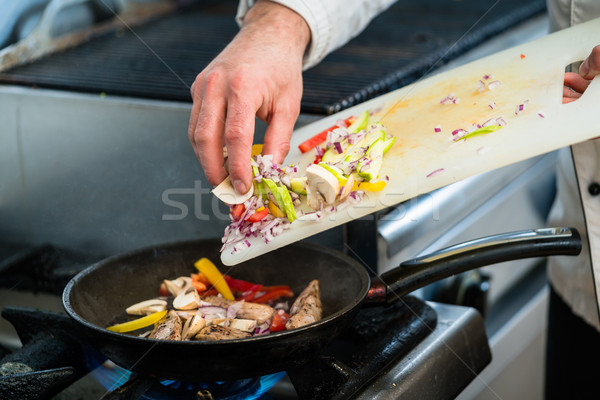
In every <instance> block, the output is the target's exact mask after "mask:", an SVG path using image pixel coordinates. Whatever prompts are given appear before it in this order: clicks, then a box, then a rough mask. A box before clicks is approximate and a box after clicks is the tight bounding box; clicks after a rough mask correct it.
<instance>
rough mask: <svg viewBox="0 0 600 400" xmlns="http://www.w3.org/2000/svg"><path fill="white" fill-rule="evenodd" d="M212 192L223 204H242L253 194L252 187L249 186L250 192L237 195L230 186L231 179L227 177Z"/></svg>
mask: <svg viewBox="0 0 600 400" xmlns="http://www.w3.org/2000/svg"><path fill="white" fill-rule="evenodd" d="M212 192H213V194H214V195H215V196H217V198H218V199H219V200H221V201H222V202H223V203H225V204H231V205H233V204H242V203H243V202H245V201H246V200H248V199H249V198H250V197H252V195H253V194H254V185H250V190H248V191H247V192H246V193H238V192H237V191H236V190H235V189H234V187H233V185H232V184H231V179H229V177H227V178H225V180H223V182H221V183H219V185H218V186H217V187H216V188H214V189H213V190H212Z"/></svg>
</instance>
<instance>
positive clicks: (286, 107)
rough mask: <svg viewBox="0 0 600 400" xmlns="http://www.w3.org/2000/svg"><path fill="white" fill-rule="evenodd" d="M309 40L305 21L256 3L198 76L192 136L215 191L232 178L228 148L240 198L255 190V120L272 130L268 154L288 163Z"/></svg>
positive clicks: (267, 140)
mask: <svg viewBox="0 0 600 400" xmlns="http://www.w3.org/2000/svg"><path fill="white" fill-rule="evenodd" d="M309 41H310V30H309V28H308V25H307V24H306V22H305V21H304V19H302V17H300V16H299V15H298V14H296V13H295V12H294V11H292V10H290V9H289V8H287V7H284V6H282V5H279V4H277V3H273V2H270V1H267V0H259V1H258V2H257V3H256V4H255V5H254V6H253V7H252V8H251V9H250V10H249V11H248V13H247V14H246V17H245V18H244V23H243V25H242V27H241V29H240V31H239V33H238V34H237V35H236V36H235V38H234V39H233V40H232V41H231V43H229V45H228V46H227V47H226V48H225V49H224V50H223V51H222V52H221V53H220V54H219V55H218V56H217V57H216V58H215V59H214V60H213V61H212V62H211V63H210V64H209V65H208V66H207V67H206V68H205V69H204V70H203V71H202V72H201V73H200V74H199V75H198V76H197V77H196V80H195V81H194V84H193V85H192V88H191V93H192V98H193V106H192V112H191V115H190V123H189V128H188V135H189V139H190V141H191V143H192V146H193V148H194V151H195V152H196V156H197V157H198V160H199V161H200V163H201V164H202V168H203V169H204V173H205V174H206V178H207V179H208V181H209V182H210V183H211V184H212V185H213V186H215V185H217V184H219V183H220V182H221V181H222V180H223V179H225V177H226V176H227V173H226V171H225V169H224V167H223V145H225V146H226V147H227V154H228V161H227V164H228V169H229V174H230V177H231V181H232V182H233V184H234V187H235V189H236V191H237V192H239V193H246V192H247V191H248V190H249V189H250V185H251V180H252V172H251V168H250V156H251V148H252V139H253V135H254V122H255V121H254V118H255V116H258V117H259V118H260V119H262V120H263V121H265V122H267V123H268V127H267V130H266V132H265V143H264V147H263V154H272V155H273V161H275V162H277V163H282V162H283V159H284V158H285V156H286V155H287V152H288V150H289V146H290V145H289V142H290V137H291V135H292V131H293V127H294V123H295V122H296V119H297V118H298V115H299V113H300V100H301V97H302V57H303V55H304V51H305V49H306V46H307V45H308V43H309Z"/></svg>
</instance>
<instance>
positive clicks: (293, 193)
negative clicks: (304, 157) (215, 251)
mask: <svg viewBox="0 0 600 400" xmlns="http://www.w3.org/2000/svg"><path fill="white" fill-rule="evenodd" d="M370 117H371V114H370V112H369V111H368V110H367V111H365V112H363V113H362V114H361V115H360V116H359V117H354V116H351V117H349V118H347V119H345V120H340V121H338V123H337V125H334V126H332V127H330V128H328V129H326V130H324V131H322V132H320V133H318V134H317V135H315V136H314V137H312V138H310V139H309V140H307V141H305V142H304V143H302V144H300V146H299V149H300V151H301V152H302V153H307V152H309V151H314V154H315V158H314V160H313V162H312V163H311V164H309V165H308V166H306V168H304V169H303V170H301V169H300V168H299V167H298V166H295V165H289V166H286V167H281V166H279V165H277V164H276V163H274V162H273V159H272V156H270V155H261V154H257V155H254V156H253V157H252V159H251V165H252V175H253V187H254V191H253V195H252V196H251V197H250V198H248V199H247V200H245V201H243V202H241V203H240V204H234V205H232V206H231V212H230V218H231V223H230V224H229V225H228V226H227V228H226V229H225V233H224V236H223V240H222V241H223V247H222V249H221V251H223V250H224V248H225V247H226V246H228V245H233V246H232V254H233V253H236V252H237V251H239V250H241V249H243V248H247V247H250V246H251V244H250V242H249V241H248V238H250V237H260V238H262V239H263V240H264V241H265V242H266V243H269V242H270V241H271V240H273V238H274V237H275V236H277V235H278V234H280V233H281V232H283V231H284V230H286V229H288V228H289V227H290V225H291V224H292V223H293V222H294V221H295V220H297V219H298V220H303V221H319V220H320V219H321V218H322V217H323V215H324V214H326V213H329V212H333V211H336V210H340V209H342V208H344V207H345V206H347V205H348V204H349V203H354V202H358V201H360V200H361V199H362V197H363V196H364V193H365V192H366V191H380V190H382V189H383V188H385V186H386V184H387V179H388V178H387V177H385V178H384V179H379V172H380V170H381V166H382V163H383V155H384V154H385V153H386V152H387V151H388V150H389V149H390V148H391V147H392V146H393V145H394V142H395V140H396V138H395V137H394V136H392V135H390V134H388V133H386V131H385V127H384V126H383V125H382V124H381V123H371V121H369V119H370Z"/></svg>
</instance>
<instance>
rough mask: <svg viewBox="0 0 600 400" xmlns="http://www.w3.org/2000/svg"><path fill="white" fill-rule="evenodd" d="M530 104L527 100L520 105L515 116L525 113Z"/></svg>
mask: <svg viewBox="0 0 600 400" xmlns="http://www.w3.org/2000/svg"><path fill="white" fill-rule="evenodd" d="M528 103H529V100H525V101H524V102H523V103H521V104H519V105H518V106H517V107H516V109H515V115H519V114H521V112H523V111H524V110H525V108H527V104H528Z"/></svg>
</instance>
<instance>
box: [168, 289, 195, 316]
mask: <svg viewBox="0 0 600 400" xmlns="http://www.w3.org/2000/svg"><path fill="white" fill-rule="evenodd" d="M198 305H200V296H198V292H197V291H196V288H195V287H193V286H192V287H191V288H188V289H186V290H185V291H184V292H181V293H179V294H178V295H177V297H175V299H173V307H175V308H176V309H178V310H193V309H196V308H198Z"/></svg>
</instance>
